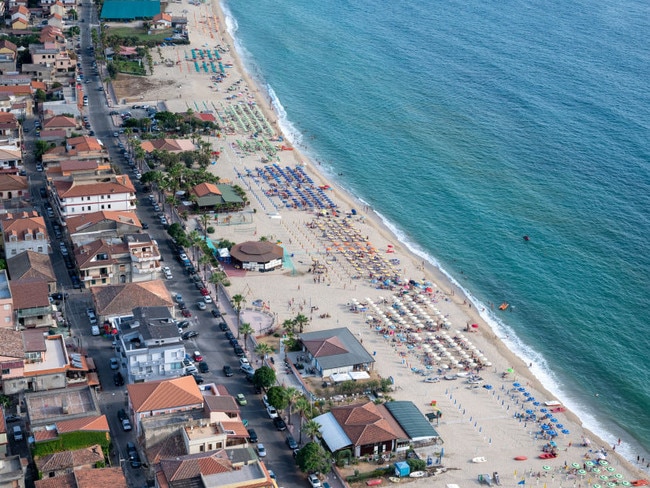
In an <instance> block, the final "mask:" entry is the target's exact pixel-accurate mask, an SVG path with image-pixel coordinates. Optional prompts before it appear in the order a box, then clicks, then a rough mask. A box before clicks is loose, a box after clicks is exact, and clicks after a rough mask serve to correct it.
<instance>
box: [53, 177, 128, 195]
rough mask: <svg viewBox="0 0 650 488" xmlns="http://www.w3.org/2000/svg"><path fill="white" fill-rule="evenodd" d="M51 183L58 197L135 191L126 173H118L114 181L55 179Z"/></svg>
mask: <svg viewBox="0 0 650 488" xmlns="http://www.w3.org/2000/svg"><path fill="white" fill-rule="evenodd" d="M52 184H53V186H54V188H56V192H57V193H58V195H59V198H74V197H81V196H91V195H111V194H112V195H116V194H119V193H135V187H134V186H133V183H131V180H130V179H129V177H128V176H127V175H118V176H116V177H115V181H106V182H97V183H87V184H78V183H77V184H75V182H74V181H60V180H55V181H54V182H52Z"/></svg>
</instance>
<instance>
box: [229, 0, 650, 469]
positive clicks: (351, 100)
mask: <svg viewBox="0 0 650 488" xmlns="http://www.w3.org/2000/svg"><path fill="white" fill-rule="evenodd" d="M224 4H225V7H226V11H227V12H228V16H229V19H228V25H229V28H230V30H231V32H232V33H233V34H234V36H235V37H236V39H237V42H238V44H239V49H240V52H243V53H244V58H245V63H246V65H247V67H248V68H249V69H250V71H251V72H252V73H253V75H254V76H256V78H257V80H258V81H259V83H260V85H261V86H263V87H266V89H267V90H268V92H269V96H270V97H271V99H272V100H273V102H274V104H275V107H276V110H277V111H278V113H279V114H280V115H281V120H282V125H283V127H284V128H285V130H286V132H287V133H288V134H290V136H291V139H292V140H293V141H294V143H296V144H297V145H300V146H301V147H302V148H303V150H305V151H306V152H307V153H308V154H309V155H310V156H311V157H312V158H313V159H314V160H317V161H320V162H321V164H322V167H323V168H325V169H326V170H327V171H329V173H330V174H331V175H332V177H333V178H334V179H336V180H337V182H338V183H339V184H340V185H342V186H344V187H345V188H347V189H349V190H350V191H352V192H354V194H355V195H358V196H360V198H362V199H363V200H364V201H365V202H367V203H368V204H369V205H371V206H372V207H373V208H374V209H375V210H376V211H377V212H378V213H379V214H380V215H381V216H382V217H383V218H384V219H385V221H386V222H387V223H388V224H389V225H391V226H392V227H393V229H394V230H395V232H396V233H397V234H398V236H399V238H400V239H401V240H402V241H403V242H405V243H408V244H409V245H410V246H411V247H413V248H414V249H415V250H416V251H418V252H419V253H420V254H421V255H422V256H423V257H425V258H426V259H429V260H430V261H432V262H435V263H437V264H439V265H440V266H441V267H442V269H443V270H445V271H446V272H447V273H448V274H449V275H450V276H451V277H452V278H453V279H454V280H455V281H456V282H457V283H458V284H459V285H460V286H462V287H463V288H465V289H466V290H467V291H468V292H469V293H471V295H472V296H473V297H474V298H475V300H476V301H477V304H479V303H478V302H480V303H482V304H484V305H485V306H486V308H487V309H489V306H488V304H489V303H497V304H498V303H501V302H502V301H504V300H507V301H508V302H509V303H511V304H512V305H513V307H514V309H513V311H512V313H505V314H504V313H501V314H494V315H490V316H489V317H488V318H489V319H490V320H491V321H492V324H493V327H494V328H495V329H496V330H497V332H498V333H499V334H500V335H501V336H502V337H505V336H508V337H509V339H508V341H507V342H508V344H509V346H510V347H511V348H512V349H514V350H515V351H516V352H518V353H519V354H520V355H522V356H524V357H525V358H526V359H527V360H530V361H532V362H534V364H535V367H534V371H535V373H536V374H537V375H538V376H539V377H540V378H541V379H542V380H543V382H544V383H545V385H546V386H547V387H548V388H549V389H551V390H552V391H553V392H554V393H556V394H557V395H559V397H560V398H561V399H562V400H563V401H564V402H565V403H566V404H567V405H569V406H570V407H571V408H572V409H573V410H575V411H576V412H578V413H579V415H580V416H581V417H582V418H583V420H584V422H585V424H586V426H587V427H589V428H591V429H592V430H594V431H596V432H597V433H598V434H600V435H602V436H603V437H604V438H605V439H606V440H608V441H611V442H613V441H615V440H616V439H617V438H619V437H621V438H622V439H623V440H624V441H625V442H624V445H623V446H622V447H621V448H619V449H618V450H619V451H621V450H622V451H623V453H624V454H625V455H627V456H628V457H629V458H630V459H633V460H636V456H637V455H641V456H642V457H646V459H650V455H648V454H647V453H648V452H650V389H649V388H648V386H649V385H650V373H649V371H650V369H649V368H648V365H647V360H648V358H649V357H650V354H649V353H648V350H649V346H650V340H649V339H648V337H649V335H648V332H647V331H648V319H649V315H650V314H649V312H648V311H649V310H650V284H649V276H650V253H649V252H648V244H647V242H648V238H649V237H650V218H649V211H650V143H649V142H648V141H650V137H649V136H650V129H649V124H650V96H649V93H650V90H648V80H649V79H650V69H649V66H650V48H649V46H650V44H649V43H648V42H647V39H648V36H649V35H650V25H649V22H650V20H649V19H650V7H649V6H648V4H647V3H645V2H642V1H635V0H621V1H619V2H617V4H616V5H593V4H592V3H590V2H586V1H576V2H561V1H559V0H550V1H547V2H543V3H539V4H534V3H530V2H524V1H518V0H506V1H504V2H498V4H497V3H494V4H492V3H488V4H486V5H473V4H471V3H467V2H459V1H451V0H445V1H438V2H434V1H433V0H422V1H415V0H406V1H404V2H393V3H388V4H385V3H382V4H381V6H380V7H378V5H377V3H376V2H372V1H370V0H360V1H356V2H346V1H343V0H333V1H331V2H322V3H320V2H316V3H312V2H310V3H304V4H303V3H299V2H291V1H289V2H281V3H278V2H271V1H269V0H258V1H256V2H252V1H248V0H239V1H237V2H233V1H225V2H224ZM524 234H527V235H529V236H530V237H531V240H530V241H529V242H524V240H523V239H522V236H523V235H524ZM479 306H480V304H479ZM596 394H598V396H596Z"/></svg>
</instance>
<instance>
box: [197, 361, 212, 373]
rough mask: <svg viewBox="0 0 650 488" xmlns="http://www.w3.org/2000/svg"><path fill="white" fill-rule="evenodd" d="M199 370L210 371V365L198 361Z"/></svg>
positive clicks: (202, 371)
mask: <svg viewBox="0 0 650 488" xmlns="http://www.w3.org/2000/svg"><path fill="white" fill-rule="evenodd" d="M199 372H201V373H209V372H210V366H208V363H206V362H205V361H201V362H200V363H199Z"/></svg>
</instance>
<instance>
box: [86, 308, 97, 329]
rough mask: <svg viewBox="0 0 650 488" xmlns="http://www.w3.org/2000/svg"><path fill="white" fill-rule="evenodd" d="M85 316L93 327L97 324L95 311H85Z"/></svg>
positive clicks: (88, 309) (89, 309)
mask: <svg viewBox="0 0 650 488" xmlns="http://www.w3.org/2000/svg"><path fill="white" fill-rule="evenodd" d="M86 315H87V316H88V320H90V323H91V324H93V325H94V324H96V323H97V315H95V311H94V310H93V309H92V308H87V309H86Z"/></svg>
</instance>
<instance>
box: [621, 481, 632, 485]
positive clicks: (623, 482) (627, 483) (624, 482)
mask: <svg viewBox="0 0 650 488" xmlns="http://www.w3.org/2000/svg"><path fill="white" fill-rule="evenodd" d="M621 485H623V486H632V483H630V482H629V481H621Z"/></svg>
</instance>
